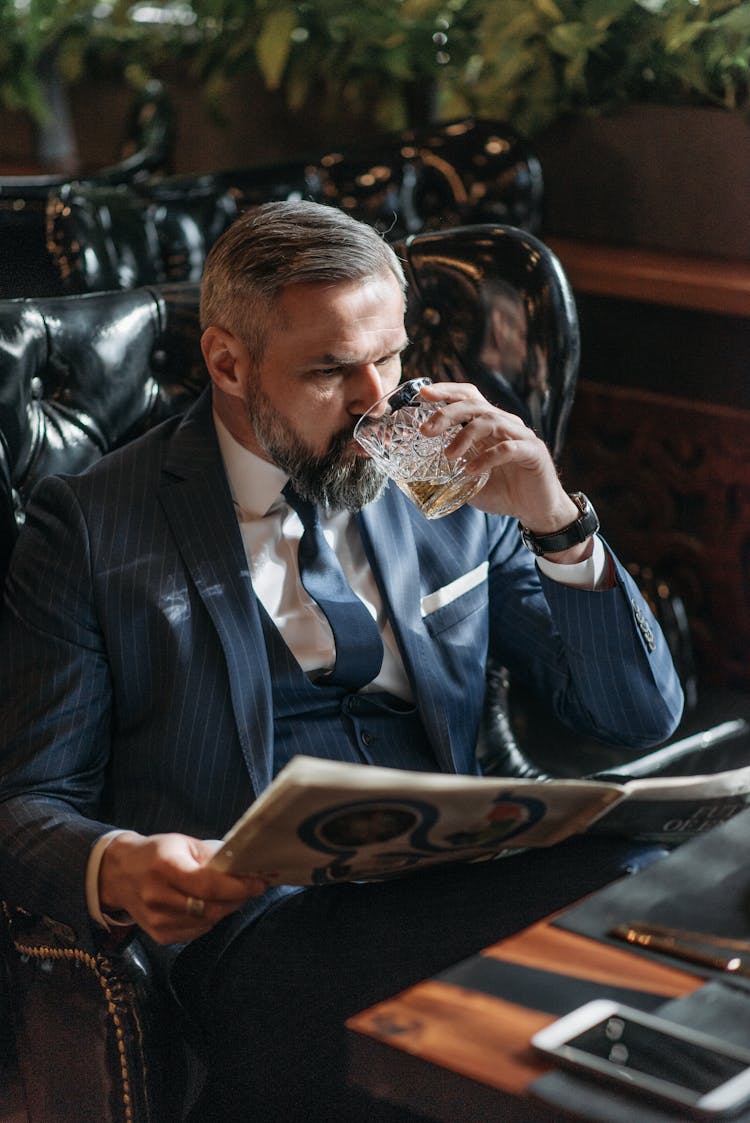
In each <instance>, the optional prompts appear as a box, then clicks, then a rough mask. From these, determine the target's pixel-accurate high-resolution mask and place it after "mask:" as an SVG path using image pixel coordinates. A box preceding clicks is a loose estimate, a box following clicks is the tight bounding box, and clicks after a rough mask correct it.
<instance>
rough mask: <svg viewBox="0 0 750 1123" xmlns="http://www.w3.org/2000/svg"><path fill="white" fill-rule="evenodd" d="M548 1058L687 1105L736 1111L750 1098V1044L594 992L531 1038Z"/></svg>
mask: <svg viewBox="0 0 750 1123" xmlns="http://www.w3.org/2000/svg"><path fill="white" fill-rule="evenodd" d="M531 1044H532V1045H533V1046H534V1048H535V1049H537V1050H539V1051H540V1052H542V1053H544V1054H545V1056H547V1057H548V1058H549V1059H552V1060H554V1061H556V1062H557V1063H559V1064H563V1065H565V1066H567V1067H572V1068H574V1069H576V1070H577V1071H578V1072H579V1073H581V1074H583V1073H588V1074H589V1075H591V1076H595V1077H599V1078H602V1079H605V1080H607V1081H609V1082H612V1083H616V1084H617V1085H618V1086H619V1087H620V1088H621V1089H623V1090H627V1091H629V1092H630V1093H631V1094H632V1095H636V1094H641V1095H644V1096H647V1097H649V1098H655V1099H657V1100H659V1101H661V1102H663V1103H667V1104H671V1105H672V1106H673V1107H679V1108H681V1109H683V1111H684V1110H687V1112H688V1113H689V1114H691V1115H694V1116H696V1117H697V1118H705V1119H720V1118H722V1117H723V1116H730V1115H735V1114H736V1113H737V1112H739V1111H741V1110H742V1108H743V1107H745V1106H747V1104H748V1103H750V1049H743V1048H741V1047H740V1046H738V1045H731V1044H729V1042H725V1041H722V1040H721V1039H720V1038H717V1037H711V1036H709V1035H708V1034H705V1033H701V1032H699V1031H698V1030H692V1029H690V1027H689V1026H681V1025H677V1024H676V1023H674V1022H670V1021H667V1020H666V1019H665V1018H659V1017H656V1016H655V1015H653V1014H645V1013H643V1012H642V1011H640V1010H635V1009H631V1008H629V1007H627V1006H623V1005H622V1004H621V1003H619V1002H610V1001H609V1000H607V999H596V1000H595V1001H593V1002H587V1003H586V1005H585V1006H580V1007H579V1008H578V1009H577V1010H573V1011H572V1012H571V1013H570V1014H566V1015H565V1017H563V1018H559V1019H558V1020H557V1021H556V1022H552V1024H551V1025H548V1026H545V1028H544V1029H542V1030H539V1032H538V1033H536V1034H534V1036H533V1037H532V1039H531Z"/></svg>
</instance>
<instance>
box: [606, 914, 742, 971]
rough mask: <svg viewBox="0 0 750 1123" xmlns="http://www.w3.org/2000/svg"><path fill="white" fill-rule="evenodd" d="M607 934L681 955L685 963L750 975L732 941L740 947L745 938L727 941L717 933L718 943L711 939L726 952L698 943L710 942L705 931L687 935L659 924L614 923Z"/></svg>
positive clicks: (629, 942)
mask: <svg viewBox="0 0 750 1123" xmlns="http://www.w3.org/2000/svg"><path fill="white" fill-rule="evenodd" d="M609 934H610V936H615V937H616V938H617V939H618V940H624V941H625V942H626V943H628V944H632V945H634V946H635V947H642V948H647V949H648V950H650V951H656V952H660V953H661V954H662V955H669V956H672V957H673V958H674V959H681V960H683V961H684V962H685V963H694V964H695V965H696V966H700V967H711V968H712V969H713V970H715V971H726V972H727V973H728V974H731V975H741V976H743V977H744V978H750V962H748V958H745V959H743V957H742V956H741V955H738V954H737V948H736V945H737V944H739V945H742V947H743V950H744V944H745V941H729V940H725V939H723V938H722V937H719V939H720V940H721V941H722V943H721V944H720V945H719V944H718V943H714V947H717V946H723V947H727V948H728V950H727V951H726V952H723V953H722V952H718V951H716V950H709V948H708V947H706V946H703V947H700V946H698V944H699V943H703V944H704V945H710V944H711V943H712V942H713V938H712V937H711V936H709V935H706V936H705V937H703V936H700V935H699V934H698V933H694V934H693V933H691V934H690V937H688V936H687V935H684V936H678V935H672V934H670V932H669V930H667V929H665V928H664V927H663V926H660V925H653V926H652V925H648V924H618V925H616V926H615V927H614V928H612V929H611V930H610V933H609ZM730 949H731V950H730Z"/></svg>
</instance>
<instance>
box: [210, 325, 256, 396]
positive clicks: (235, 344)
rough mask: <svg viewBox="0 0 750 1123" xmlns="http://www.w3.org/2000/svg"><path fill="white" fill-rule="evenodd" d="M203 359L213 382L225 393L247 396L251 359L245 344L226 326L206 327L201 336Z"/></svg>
mask: <svg viewBox="0 0 750 1123" xmlns="http://www.w3.org/2000/svg"><path fill="white" fill-rule="evenodd" d="M201 351H202V352H203V359H204V361H205V363H206V367H207V368H208V373H209V374H210V375H211V379H212V381H213V383H214V384H215V385H216V386H217V387H218V388H219V390H222V391H223V392H224V393H225V394H229V395H231V396H232V397H235V398H244V397H245V387H246V385H247V375H248V368H249V364H250V359H249V356H248V353H247V348H246V347H245V344H244V343H242V342H241V340H239V339H238V338H237V336H236V335H232V333H231V332H229V331H225V330H224V328H217V327H210V328H206V330H205V331H204V333H203V335H202V336H201Z"/></svg>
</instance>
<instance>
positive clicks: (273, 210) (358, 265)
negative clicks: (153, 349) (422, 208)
mask: <svg viewBox="0 0 750 1123" xmlns="http://www.w3.org/2000/svg"><path fill="white" fill-rule="evenodd" d="M389 272H390V273H391V274H392V275H393V276H394V277H395V278H396V280H397V281H398V283H399V285H400V286H401V289H402V291H405V290H406V280H405V277H404V271H403V268H402V266H401V262H400V261H399V259H398V257H397V256H396V254H395V253H394V251H393V248H392V247H391V246H390V245H389V244H388V243H387V242H386V241H385V240H384V239H383V237H382V236H381V235H380V234H379V233H378V232H377V231H376V230H375V229H374V228H373V227H372V226H368V225H367V224H366V223H364V222H359V221H357V220H356V219H353V218H351V216H350V215H348V214H346V213H345V212H344V211H341V210H337V209H335V208H334V207H329V206H327V205H325V204H322V203H309V202H282V203H264V204H263V205H262V206H259V207H256V208H254V209H253V210H249V211H247V212H245V214H243V215H241V216H240V217H239V218H238V219H236V220H235V221H234V222H233V223H232V225H231V226H230V227H229V229H228V230H226V231H225V232H224V233H223V234H222V235H221V237H220V238H219V239H218V240H217V241H216V242H215V243H214V245H213V246H212V248H211V250H210V252H209V254H208V256H207V258H206V263H205V267H204V271H203V280H202V283H201V300H200V319H201V328H202V329H203V330H204V331H205V329H206V328H207V327H220V328H223V329H224V330H225V331H229V332H231V333H232V334H233V335H236V336H237V337H238V338H239V339H241V340H242V341H243V343H244V344H245V346H246V347H247V348H248V352H249V354H250V356H251V358H252V359H253V360H254V361H258V360H259V359H260V358H261V357H262V354H263V349H264V346H265V340H266V335H267V333H268V330H269V327H270V326H271V323H272V320H273V315H274V305H275V303H276V302H277V300H278V299H279V297H280V296H281V294H282V293H283V291H284V290H285V289H286V288H287V287H289V286H290V285H294V284H332V283H333V284H335V283H339V282H346V281H364V280H367V279H368V278H370V277H373V276H382V275H383V274H387V273H389Z"/></svg>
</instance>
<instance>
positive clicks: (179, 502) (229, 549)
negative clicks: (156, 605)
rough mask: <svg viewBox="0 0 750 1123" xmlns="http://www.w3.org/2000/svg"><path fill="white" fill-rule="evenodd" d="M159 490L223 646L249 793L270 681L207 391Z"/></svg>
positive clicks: (184, 427) (260, 770)
mask: <svg viewBox="0 0 750 1123" xmlns="http://www.w3.org/2000/svg"><path fill="white" fill-rule="evenodd" d="M159 495H160V500H161V503H162V506H163V508H164V512H165V515H166V518H167V521H168V522H169V525H170V528H171V530H172V533H173V534H174V537H175V540H176V542H177V546H178V549H179V552H180V555H181V557H182V559H183V561H184V563H185V566H186V567H187V569H188V571H189V573H190V575H191V577H192V579H193V581H194V583H195V587H196V589H197V591H198V594H199V596H200V598H201V600H202V602H203V604H204V606H205V608H206V611H207V612H208V614H209V616H210V618H211V620H212V622H213V624H214V627H215V628H216V631H217V633H218V635H219V639H220V642H221V644H222V647H223V649H224V655H225V658H226V665H227V670H228V674H229V681H230V688H231V695H232V704H233V708H234V714H235V720H236V722H237V729H238V733H239V737H240V743H241V745H242V750H243V753H244V756H245V761H246V764H247V768H248V771H249V773H250V778H251V781H252V784H253V789H254V791H255V793H256V795H257V794H259V793H260V792H261V791H262V790H263V789H264V788H265V787H266V786H267V785H268V784H269V783H270V780H271V776H272V758H271V753H272V746H273V714H272V703H271V680H270V674H269V669H268V660H267V656H266V647H265V642H264V639H263V630H262V625H261V621H260V615H259V612H258V604H257V601H256V598H255V593H254V591H253V587H252V582H251V579H250V573H249V571H248V566H247V559H246V556H245V551H244V547H243V544H242V537H241V535H240V532H239V528H238V525H237V520H236V518H235V515H234V507H233V502H232V497H231V494H230V491H229V485H228V483H227V479H226V475H225V473H224V469H223V465H222V462H221V456H220V454H219V448H218V444H217V441H216V434H215V431H214V428H213V422H212V420H211V397H210V394H209V393H208V392H206V393H205V394H203V395H202V396H201V398H200V399H199V400H198V402H197V403H196V405H195V406H194V407H193V408H192V409H191V410H190V411H189V412H188V413H187V414H186V416H185V418H184V419H183V421H182V422H181V423H180V425H179V427H178V429H177V430H176V432H175V435H174V437H173V438H172V441H171V445H170V452H169V457H168V459H167V462H166V465H165V469H164V471H163V473H162V481H161V486H160V492H159ZM259 745H263V746H265V747H266V752H265V753H262V754H261V753H258V746H259Z"/></svg>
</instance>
